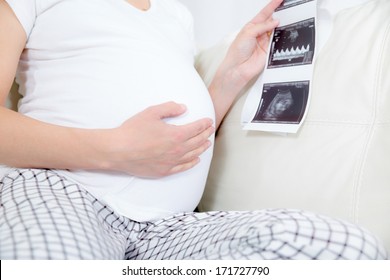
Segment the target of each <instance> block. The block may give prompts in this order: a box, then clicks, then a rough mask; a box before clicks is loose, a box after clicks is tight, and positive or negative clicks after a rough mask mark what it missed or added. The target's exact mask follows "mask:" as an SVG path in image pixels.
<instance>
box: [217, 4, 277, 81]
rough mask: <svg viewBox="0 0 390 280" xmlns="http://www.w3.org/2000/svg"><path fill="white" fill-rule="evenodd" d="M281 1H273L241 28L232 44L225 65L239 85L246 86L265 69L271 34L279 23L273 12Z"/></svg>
mask: <svg viewBox="0 0 390 280" xmlns="http://www.w3.org/2000/svg"><path fill="white" fill-rule="evenodd" d="M281 3H282V0H273V1H271V2H270V3H269V4H268V5H267V6H266V7H265V8H264V9H262V10H261V11H260V12H259V13H258V14H257V15H256V16H255V17H254V18H253V19H252V20H251V21H250V22H248V23H247V24H246V25H245V26H244V27H243V28H242V29H241V31H240V32H239V33H238V35H237V37H236V38H235V40H234V41H233V43H232V44H231V46H230V48H229V51H228V53H227V55H226V58H225V61H224V64H225V65H224V67H226V69H225V71H229V72H230V76H231V77H230V78H233V79H232V80H231V81H232V82H234V83H237V86H239V87H243V86H245V85H246V84H247V83H248V82H249V81H250V80H251V79H252V78H253V77H254V76H256V75H257V74H259V73H260V72H261V71H262V70H263V69H264V66H265V61H266V59H267V58H266V56H267V49H268V44H269V40H270V36H269V35H270V33H271V32H272V31H273V29H274V28H275V27H276V26H277V25H278V24H279V22H278V21H277V20H274V19H273V18H272V14H273V13H274V11H275V9H276V8H277V7H279V5H280V4H281Z"/></svg>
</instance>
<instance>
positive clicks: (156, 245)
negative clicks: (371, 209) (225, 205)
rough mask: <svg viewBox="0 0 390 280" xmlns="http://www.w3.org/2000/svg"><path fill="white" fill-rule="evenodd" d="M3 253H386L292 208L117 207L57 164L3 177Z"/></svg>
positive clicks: (350, 229)
mask: <svg viewBox="0 0 390 280" xmlns="http://www.w3.org/2000/svg"><path fill="white" fill-rule="evenodd" d="M0 191H1V193H0V259H156V260H160V259H219V260H221V259H259V260H260V259H328V260H330V259H386V258H387V253H386V251H385V249H384V248H383V247H382V246H381V245H380V244H379V243H378V241H377V239H376V238H375V237H374V236H373V235H372V234H370V233H369V232H367V231H366V230H364V229H362V228H360V227H358V226H356V225H353V224H350V223H347V222H344V221H340V220H336V219H332V218H329V217H325V216H321V215H317V214H314V213H310V212H305V211H300V210H293V209H264V210H260V211H247V212H237V211H231V212H221V211H218V212H206V213H182V214H177V215H175V216H172V217H169V218H166V219H163V220H159V221H154V222H146V223H138V222H135V221H132V220H130V219H128V218H126V217H123V216H120V215H117V214H116V213H114V212H113V211H112V210H111V209H110V207H109V206H107V205H104V204H103V203H101V202H100V201H98V200H97V199H95V198H94V197H93V196H92V195H90V194H89V193H88V192H86V191H85V190H84V189H83V188H82V187H80V186H79V185H77V184H75V183H73V182H71V181H69V180H67V179H66V178H64V177H62V176H59V175H58V174H57V173H56V172H55V171H52V170H39V169H36V170H30V169H26V170H24V169H20V170H19V169H17V170H14V171H13V172H12V173H10V174H8V175H7V176H5V177H4V178H3V179H2V180H1V181H0Z"/></svg>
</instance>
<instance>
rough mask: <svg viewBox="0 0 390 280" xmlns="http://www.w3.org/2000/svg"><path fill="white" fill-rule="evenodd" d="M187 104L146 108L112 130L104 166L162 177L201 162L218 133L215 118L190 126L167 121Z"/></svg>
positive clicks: (147, 175)
mask: <svg viewBox="0 0 390 280" xmlns="http://www.w3.org/2000/svg"><path fill="white" fill-rule="evenodd" d="M185 111H186V107H185V106H184V105H180V104H177V103H174V102H167V103H164V104H160V105H156V106H152V107H149V108H147V109H145V110H144V111H142V112H140V113H138V114H137V115H135V116H133V117H132V118H130V119H128V120H127V121H126V122H124V123H123V124H122V125H121V126H120V127H118V128H115V129H111V130H109V131H108V132H109V134H108V137H107V138H105V139H106V140H107V144H108V147H106V149H105V150H106V151H108V154H107V159H109V161H108V162H106V164H107V166H105V167H104V168H107V169H110V170H119V171H123V172H126V173H129V174H132V175H135V176H139V177H148V178H158V177H162V176H168V175H171V174H174V173H178V172H182V171H185V170H188V169H190V168H192V167H193V166H195V165H196V164H197V163H198V162H199V156H200V155H201V154H202V153H203V152H204V151H206V150H207V149H208V148H209V147H210V146H211V142H210V140H209V137H210V136H211V135H212V134H213V133H214V130H215V129H214V127H213V121H212V120H211V119H207V118H205V119H201V120H198V121H195V122H193V123H190V124H186V125H172V124H167V123H166V122H165V121H164V119H166V118H174V117H178V116H180V115H181V114H183V113H184V112H185Z"/></svg>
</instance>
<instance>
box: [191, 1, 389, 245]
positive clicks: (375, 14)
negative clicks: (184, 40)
mask: <svg viewBox="0 0 390 280" xmlns="http://www.w3.org/2000/svg"><path fill="white" fill-rule="evenodd" d="M228 45H229V40H226V41H224V42H222V43H221V44H219V45H217V46H215V47H213V48H210V49H208V50H203V51H202V52H201V53H200V54H199V57H198V59H197V67H198V70H199V72H200V74H201V75H202V76H203V78H204V80H205V82H206V83H209V82H210V80H211V78H212V76H213V75H214V72H215V70H216V67H217V65H218V64H219V62H220V61H221V59H222V58H223V55H224V53H225V52H226V50H227V47H228ZM246 91H248V90H246ZM246 96H247V93H246V92H245V93H244V95H243V96H242V97H241V98H240V99H239V100H238V101H237V102H236V103H235V105H234V106H233V108H232V109H231V111H230V112H229V114H228V115H227V117H226V119H225V120H224V122H223V123H222V125H221V127H220V129H219V131H218V134H217V137H216V144H215V152H214V159H213V162H212V166H211V170H210V174H209V178H208V182H207V186H206V191H205V194H204V196H203V198H202V201H201V203H200V205H199V209H200V211H206V210H232V209H233V210H251V209H259V208H274V207H277V208H299V209H306V210H311V211H315V212H319V213H323V214H327V215H329V216H332V217H336V218H342V219H346V220H349V221H351V222H354V223H357V224H359V225H362V226H364V227H366V228H368V229H369V230H371V231H372V232H373V233H375V234H376V235H377V236H378V237H379V238H380V239H382V240H383V242H384V244H385V246H386V247H387V249H388V250H389V251H390V219H389V216H390V1H388V0H375V1H369V2H367V3H365V4H363V5H358V6H355V7H352V8H349V9H346V10H342V11H340V12H339V13H338V14H337V15H336V16H335V17H334V18H333V28H332V31H331V34H330V37H329V39H328V40H327V42H326V44H325V45H324V46H323V48H322V49H321V51H320V53H318V57H317V60H316V64H315V70H314V80H313V91H312V94H311V102H310V107H309V112H308V115H307V118H306V120H305V122H304V124H303V126H302V127H301V128H300V130H299V132H298V133H297V134H296V135H295V134H292V135H288V136H280V135H275V134H271V133H265V132H256V131H244V130H242V128H241V123H240V119H241V112H242V108H243V105H244V102H245V99H246Z"/></svg>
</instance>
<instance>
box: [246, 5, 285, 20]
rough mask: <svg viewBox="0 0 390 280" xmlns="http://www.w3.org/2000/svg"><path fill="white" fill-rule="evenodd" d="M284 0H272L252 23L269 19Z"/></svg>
mask: <svg viewBox="0 0 390 280" xmlns="http://www.w3.org/2000/svg"><path fill="white" fill-rule="evenodd" d="M282 2H283V0H272V1H271V2H270V3H268V5H267V6H265V7H264V8H263V9H262V10H261V11H260V12H259V13H258V14H257V15H256V16H255V17H254V18H253V19H252V20H251V22H252V23H260V22H264V21H266V20H267V19H269V18H270V17H271V16H272V14H273V13H274V12H275V10H276V8H278V7H279V6H280V4H281V3H282Z"/></svg>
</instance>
